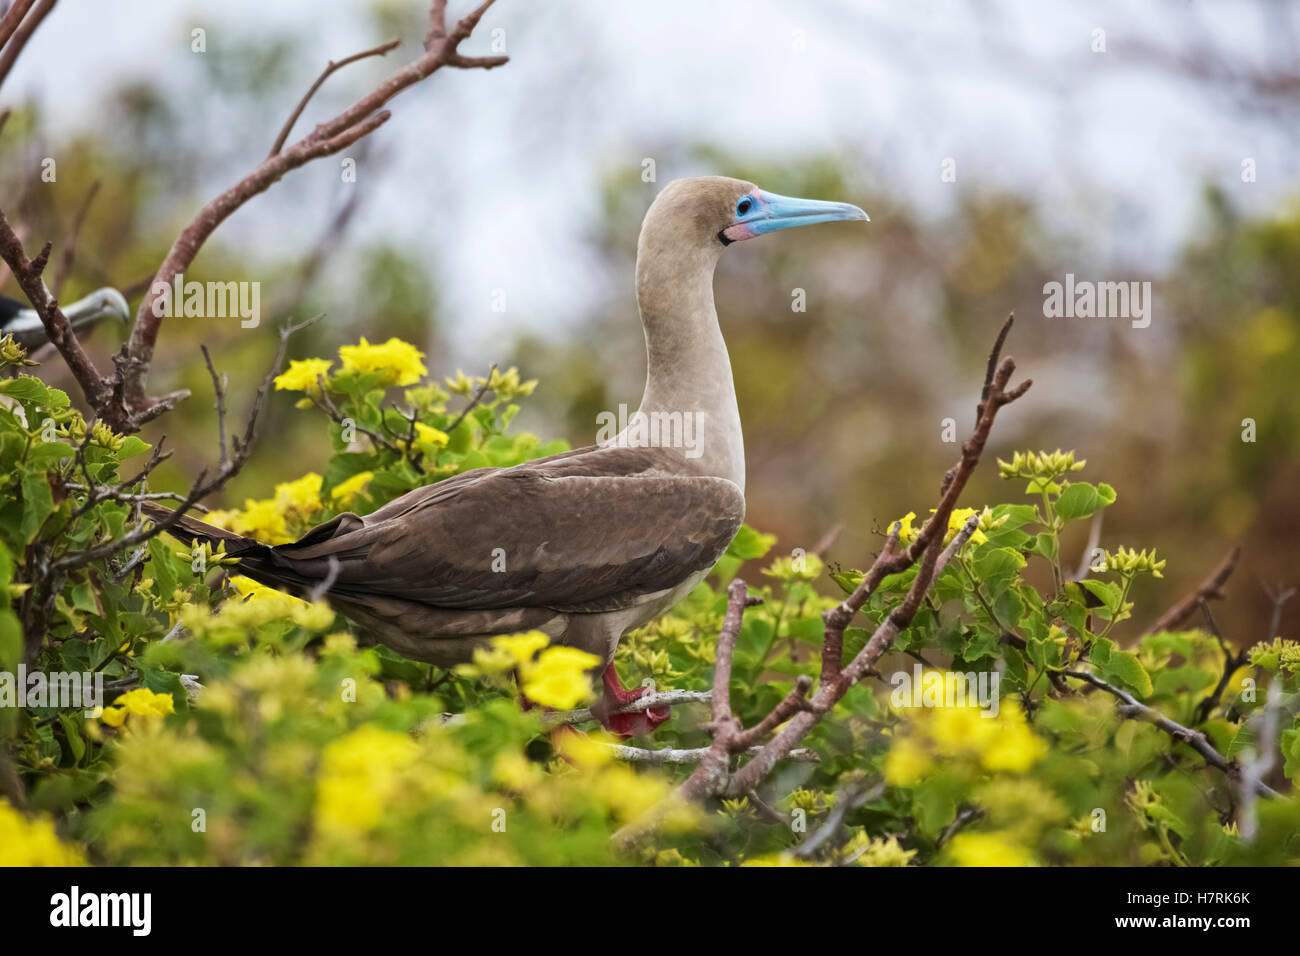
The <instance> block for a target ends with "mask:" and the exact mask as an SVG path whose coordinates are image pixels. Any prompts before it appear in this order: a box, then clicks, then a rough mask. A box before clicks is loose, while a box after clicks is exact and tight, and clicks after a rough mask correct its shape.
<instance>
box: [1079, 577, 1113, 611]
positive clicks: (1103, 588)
mask: <svg viewBox="0 0 1300 956" xmlns="http://www.w3.org/2000/svg"><path fill="white" fill-rule="evenodd" d="M1077 583H1078V584H1079V585H1080V586H1081V587H1085V588H1087V589H1088V590H1089V591H1091V592H1092V594H1093V596H1094V597H1096V598H1097V600H1099V601H1101V603H1102V606H1103V607H1105V608H1106V610H1107V611H1109V612H1110V616H1111V617H1113V616H1114V615H1115V612H1116V611H1118V610H1119V597H1120V589H1119V588H1118V587H1117V586H1116V585H1114V584H1111V583H1110V582H1108V581H1093V580H1091V579H1088V578H1085V579H1084V580H1082V581H1079V582H1077Z"/></svg>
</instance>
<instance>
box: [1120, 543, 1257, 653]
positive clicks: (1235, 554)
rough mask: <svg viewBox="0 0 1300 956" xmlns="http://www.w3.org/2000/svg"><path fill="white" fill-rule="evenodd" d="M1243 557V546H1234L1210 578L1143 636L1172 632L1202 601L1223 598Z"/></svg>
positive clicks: (1211, 573)
mask: <svg viewBox="0 0 1300 956" xmlns="http://www.w3.org/2000/svg"><path fill="white" fill-rule="evenodd" d="M1240 557H1241V546H1240V545H1234V546H1233V547H1232V548H1231V549H1229V551H1228V553H1227V554H1225V555H1224V556H1223V559H1222V560H1221V561H1220V562H1219V564H1218V567H1216V568H1215V569H1214V570H1213V571H1211V572H1210V574H1209V576H1208V577H1207V578H1206V579H1205V580H1204V581H1202V582H1201V583H1200V584H1198V585H1197V586H1196V589H1195V590H1194V591H1192V593H1191V594H1188V595H1187V596H1186V597H1184V598H1183V599H1182V600H1180V601H1179V602H1178V603H1177V604H1175V605H1174V606H1173V607H1171V608H1170V609H1169V610H1167V611H1165V613H1164V614H1161V615H1160V616H1159V617H1158V618H1156V619H1155V620H1154V621H1153V622H1152V623H1151V626H1150V627H1148V628H1147V629H1146V630H1145V631H1143V632H1142V633H1143V634H1159V633H1160V632H1161V631H1170V630H1173V629H1174V628H1176V627H1178V625H1180V624H1182V623H1183V622H1184V621H1186V620H1187V619H1188V618H1189V617H1191V616H1192V615H1193V614H1195V613H1196V608H1197V607H1198V606H1199V605H1200V603H1201V601H1202V600H1207V601H1208V600H1212V599H1217V598H1221V597H1223V590H1222V589H1223V585H1224V582H1226V581H1227V580H1228V577H1229V575H1231V574H1232V570H1233V568H1235V567H1236V566H1237V560H1238V559H1239V558H1240Z"/></svg>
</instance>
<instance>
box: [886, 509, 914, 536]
mask: <svg viewBox="0 0 1300 956" xmlns="http://www.w3.org/2000/svg"><path fill="white" fill-rule="evenodd" d="M915 517H916V512H915V511H909V512H908V513H907V514H905V515H903V517H901V518H899V519H898V521H896V522H895V523H894V524H897V525H898V540H899V541H911V540H912V539H913V538H915V537H916V532H915V531H913V530H912V519H913V518H915ZM889 530H890V531H892V530H894V525H893V524H891V525H890V526H889Z"/></svg>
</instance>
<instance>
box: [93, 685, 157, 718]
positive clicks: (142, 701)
mask: <svg viewBox="0 0 1300 956" xmlns="http://www.w3.org/2000/svg"><path fill="white" fill-rule="evenodd" d="M175 712H176V704H175V702H174V701H173V700H172V695H171V694H156V693H154V692H153V691H151V690H149V689H148V688H146V687H137V688H136V689H135V690H130V691H127V692H126V693H125V694H123V695H122V696H121V697H119V698H118V699H117V700H115V701H113V706H112V707H105V708H104V710H103V712H102V713H101V714H100V716H99V719H100V720H102V721H103V722H104V723H106V724H108V725H109V726H110V727H121V726H122V725H123V724H124V723H125V722H126V718H127V715H128V714H131V715H134V716H137V717H144V718H146V719H149V718H153V717H164V716H166V715H167V714H174V713H175Z"/></svg>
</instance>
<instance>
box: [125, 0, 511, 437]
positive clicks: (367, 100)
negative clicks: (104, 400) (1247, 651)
mask: <svg viewBox="0 0 1300 956" xmlns="http://www.w3.org/2000/svg"><path fill="white" fill-rule="evenodd" d="M493 2H494V0H485V2H484V3H483V4H481V5H480V6H479V7H478V8H476V9H475V10H474V11H473V12H472V13H470V14H469V15H468V16H466V17H464V18H463V19H462V20H460V21H459V22H458V23H457V24H456V27H455V29H454V30H452V31H450V32H449V33H448V32H446V31H445V29H444V31H443V33H442V34H440V35H439V36H438V37H437V38H434V37H433V33H432V32H431V35H430V36H431V39H436V42H430V43H429V45H428V49H426V51H425V52H424V54H423V55H422V56H420V57H419V58H418V59H416V60H414V61H412V62H411V63H409V64H407V65H406V66H405V67H403V68H402V69H400V70H398V71H397V72H396V73H394V74H393V75H392V76H390V77H389V78H388V79H387V80H385V81H384V82H383V83H381V84H380V85H379V86H378V87H377V88H376V89H375V90H374V91H372V92H371V93H370V94H368V95H367V96H364V97H362V98H361V99H360V100H358V101H357V102H356V103H354V104H353V105H352V106H350V107H348V108H347V109H345V110H343V111H342V112H341V113H339V114H338V115H337V116H335V117H334V118H333V119H330V120H327V121H326V122H324V123H321V124H319V125H317V126H316V127H315V129H313V130H312V131H311V132H310V133H308V134H307V135H306V136H304V137H303V138H302V139H300V140H298V141H297V142H296V143H294V144H292V145H291V146H287V147H283V148H281V149H279V150H278V151H276V152H274V153H273V155H271V156H268V157H267V158H266V159H264V160H263V161H262V162H261V164H260V165H259V166H258V167H257V168H256V169H255V170H253V171H252V172H251V173H249V174H248V175H247V176H245V177H244V178H243V179H241V180H240V181H239V182H237V183H235V184H234V185H233V186H231V187H230V188H228V189H227V190H226V191H225V192H223V193H222V194H221V195H219V196H217V197H216V198H215V199H213V200H212V201H210V202H209V203H208V204H207V205H205V206H204V207H203V208H202V209H201V210H199V212H198V214H197V215H196V216H195V217H194V219H193V220H192V221H191V222H190V223H189V225H187V226H186V227H185V228H184V229H183V230H181V233H180V235H178V236H177V238H176V240H175V242H174V243H173V244H172V247H171V249H170V250H169V251H168V253H167V255H166V257H165V258H164V259H163V261H162V263H161V264H160V265H159V267H158V271H157V272H156V273H155V274H154V277H153V281H152V282H151V283H150V286H149V290H148V292H146V293H145V296H144V299H143V300H142V301H141V303H140V308H139V311H138V312H137V315H136V322H135V326H134V327H133V328H132V330H131V340H130V343H129V344H128V346H127V351H128V354H129V356H130V360H131V361H130V362H129V364H128V365H127V366H126V367H125V372H126V374H125V375H124V377H123V381H122V382H121V384H120V385H118V386H117V389H116V392H117V394H116V395H115V398H116V399H117V401H118V403H119V404H120V406H121V408H122V409H123V410H124V411H125V415H123V416H120V418H121V420H120V421H119V422H117V423H115V427H121V428H123V429H125V428H128V427H129V426H131V425H133V424H134V423H135V421H137V420H138V419H139V418H140V416H142V415H144V414H146V413H147V409H149V407H150V404H151V401H150V400H149V399H148V398H146V396H145V392H144V384H145V376H146V374H147V372H148V368H149V364H150V362H151V361H152V359H153V352H154V347H155V345H156V343H157V339H158V332H159V329H160V328H161V325H162V316H161V315H157V314H155V312H154V308H153V305H154V302H155V300H156V299H157V297H158V295H159V292H158V290H159V289H160V288H162V287H163V286H165V285H167V284H169V283H171V282H172V280H173V279H174V278H175V276H176V275H177V274H179V273H181V272H183V271H184V270H185V269H186V268H187V267H188V266H189V265H190V263H192V262H193V261H194V258H195V257H196V256H197V255H198V253H199V250H200V249H201V248H202V247H203V244H204V243H205V242H206V241H207V239H208V238H209V237H210V236H211V235H212V233H213V232H214V231H215V230H216V229H217V227H218V226H220V225H221V224H222V223H223V222H225V220H226V219H227V218H229V217H230V215H231V214H232V213H234V212H235V210H237V209H239V208H240V207H241V206H243V205H244V204H245V203H247V202H248V201H249V200H250V199H252V198H254V197H255V196H258V195H260V194H261V193H263V192H265V191H266V190H267V189H269V188H270V187H271V186H272V185H274V184H275V183H276V182H277V181H279V180H280V179H281V178H283V176H284V175H285V174H286V173H288V172H290V171H292V170H294V169H297V168H298V167H300V166H303V165H305V164H306V163H308V162H310V161H312V160H313V159H317V158H320V157H322V156H329V155H333V154H335V153H338V152H340V151H341V150H343V149H346V148H347V147H348V146H350V145H352V144H353V143H355V142H356V141H357V140H358V139H360V138H361V137H363V136H365V135H367V134H368V133H370V132H372V131H373V130H375V129H377V128H378V127H379V126H381V125H382V124H383V123H384V122H385V121H386V120H387V119H388V118H389V116H390V114H389V113H388V112H387V111H386V110H383V109H382V107H383V106H384V105H385V104H386V103H388V101H389V100H391V99H392V98H393V97H394V96H396V95H397V94H398V93H400V92H402V91H403V90H405V89H407V88H408V87H410V86H412V85H414V84H416V83H418V82H420V81H421V80H424V79H426V78H428V77H429V76H430V75H431V74H433V73H434V72H436V71H437V70H439V69H441V68H442V67H444V66H453V67H457V68H467V67H478V68H482V69H491V68H492V67H495V66H500V65H501V64H503V63H505V62H506V61H507V58H506V57H503V56H500V57H484V58H476V59H474V60H470V59H469V58H467V57H462V56H460V54H459V47H460V44H461V43H462V42H463V41H464V40H465V39H467V38H468V37H469V35H470V33H472V32H473V30H474V27H475V26H477V24H478V22H479V20H480V19H481V18H482V16H483V14H484V13H485V12H486V11H487V9H488V8H489V7H491V6H492V3H493ZM441 12H443V11H442V5H441V4H435V5H434V9H433V13H434V15H435V18H437V16H438V15H439V14H440V13H441Z"/></svg>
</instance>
